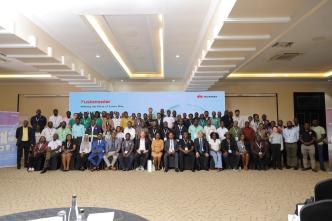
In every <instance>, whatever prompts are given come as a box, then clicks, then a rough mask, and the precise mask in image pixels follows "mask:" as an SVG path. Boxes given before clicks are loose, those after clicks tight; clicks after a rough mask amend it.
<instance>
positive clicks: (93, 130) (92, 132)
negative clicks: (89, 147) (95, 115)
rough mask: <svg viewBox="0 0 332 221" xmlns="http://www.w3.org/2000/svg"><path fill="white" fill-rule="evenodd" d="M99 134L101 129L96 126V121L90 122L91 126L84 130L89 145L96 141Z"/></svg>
mask: <svg viewBox="0 0 332 221" xmlns="http://www.w3.org/2000/svg"><path fill="white" fill-rule="evenodd" d="M99 133H101V128H100V127H98V126H97V125H96V120H95V119H92V120H91V126H90V127H88V128H86V134H89V140H90V142H91V143H93V141H95V140H96V138H97V135H98V134H99Z"/></svg>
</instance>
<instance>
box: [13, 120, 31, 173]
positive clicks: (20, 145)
mask: <svg viewBox="0 0 332 221" xmlns="http://www.w3.org/2000/svg"><path fill="white" fill-rule="evenodd" d="M28 124H29V122H28V121H27V120H25V121H23V126H21V127H18V128H17V129H16V139H17V142H16V145H17V169H21V159H22V154H23V150H24V167H28V159H29V158H28V155H29V150H30V148H31V147H33V145H34V144H35V134H34V131H33V129H32V128H31V127H29V126H28Z"/></svg>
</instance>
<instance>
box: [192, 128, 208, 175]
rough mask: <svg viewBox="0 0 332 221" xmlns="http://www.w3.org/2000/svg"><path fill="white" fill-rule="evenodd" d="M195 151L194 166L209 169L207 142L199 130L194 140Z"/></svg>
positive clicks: (199, 168)
mask: <svg viewBox="0 0 332 221" xmlns="http://www.w3.org/2000/svg"><path fill="white" fill-rule="evenodd" d="M194 147H195V152H196V167H197V169H198V170H202V169H203V170H206V171H208V170H209V166H208V164H209V143H208V141H207V140H206V139H205V138H204V136H203V132H202V131H199V132H198V134H197V138H196V139H195V140H194Z"/></svg>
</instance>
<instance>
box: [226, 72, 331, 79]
mask: <svg viewBox="0 0 332 221" xmlns="http://www.w3.org/2000/svg"><path fill="white" fill-rule="evenodd" d="M327 74H328V72H327V73H232V74H230V75H228V76H227V78H325V77H328V75H327Z"/></svg>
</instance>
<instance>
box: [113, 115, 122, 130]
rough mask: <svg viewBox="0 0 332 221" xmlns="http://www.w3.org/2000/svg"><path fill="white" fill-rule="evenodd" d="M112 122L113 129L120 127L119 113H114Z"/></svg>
mask: <svg viewBox="0 0 332 221" xmlns="http://www.w3.org/2000/svg"><path fill="white" fill-rule="evenodd" d="M112 120H113V124H114V128H117V127H120V126H121V118H120V114H119V112H114V117H113V119H112Z"/></svg>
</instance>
